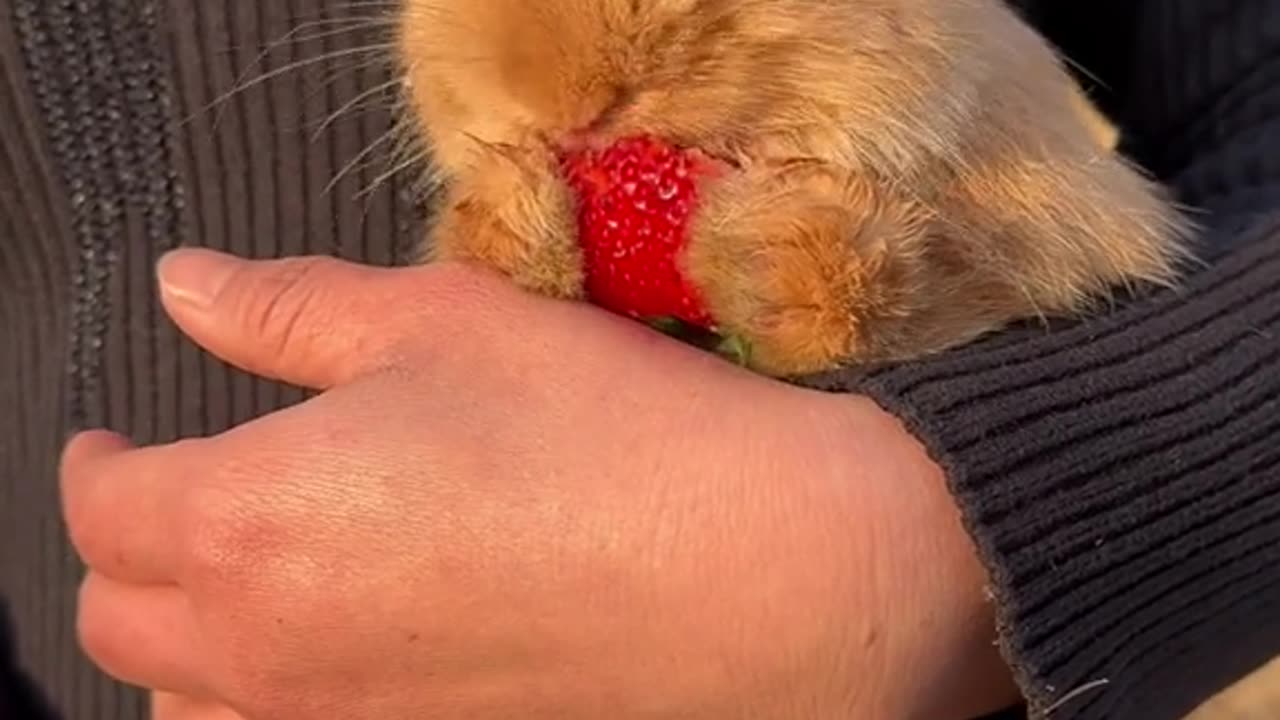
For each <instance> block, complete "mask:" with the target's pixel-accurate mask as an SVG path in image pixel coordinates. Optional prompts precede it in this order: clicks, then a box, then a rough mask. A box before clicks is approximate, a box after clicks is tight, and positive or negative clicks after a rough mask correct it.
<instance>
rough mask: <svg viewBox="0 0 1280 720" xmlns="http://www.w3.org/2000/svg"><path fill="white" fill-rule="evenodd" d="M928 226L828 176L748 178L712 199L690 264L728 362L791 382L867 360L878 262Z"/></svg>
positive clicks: (752, 174) (790, 170)
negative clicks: (888, 250)
mask: <svg viewBox="0 0 1280 720" xmlns="http://www.w3.org/2000/svg"><path fill="white" fill-rule="evenodd" d="M925 220H926V218H925V214H924V213H923V212H922V211H919V210H918V209H917V208H916V207H915V206H914V205H913V204H910V203H906V202H903V201H900V200H897V199H894V198H891V197H889V196H888V195H887V194H886V193H882V192H880V191H879V190H878V189H877V188H876V187H875V186H873V185H872V184H871V183H868V182H865V181H863V180H860V179H858V178H855V177H852V176H850V175H848V174H847V173H843V172H840V171H836V170H832V169H830V168H826V167H824V166H820V165H812V164H805V165H798V166H792V167H784V168H781V169H770V168H762V169H748V170H746V171H745V172H744V173H743V174H742V175H740V176H738V177H735V178H732V179H729V180H726V181H724V182H723V183H721V184H719V185H718V186H717V187H715V188H713V189H710V190H709V193H708V195H707V197H706V198H705V202H704V204H703V206H702V209H701V211H700V212H699V214H698V217H697V218H696V220H695V225H694V229H693V234H692V236H691V241H690V244H689V248H688V252H687V254H686V256H685V272H686V273H687V274H688V276H689V277H690V278H691V280H692V281H693V283H694V284H695V285H696V286H697V287H698V288H699V289H700V290H701V292H702V293H703V295H704V297H705V299H706V302H707V305H708V306H709V309H710V311H711V313H712V315H713V316H714V317H715V319H716V322H717V331H718V333H719V334H720V335H721V337H723V338H724V339H725V341H724V342H723V343H722V347H720V348H718V349H719V350H720V351H721V353H722V354H728V355H730V356H731V357H734V358H736V359H738V360H739V361H740V362H744V363H745V364H746V365H748V366H749V367H751V368H752V369H754V370H756V371H759V372H763V373H765V374H769V375H775V376H794V375H802V374H807V373H814V372H823V371H827V370H831V369H835V368H837V367H839V366H841V365H844V364H847V363H848V362H850V361H852V360H857V359H860V358H861V357H862V356H864V355H865V354H866V352H865V351H866V350H867V348H868V345H869V343H872V342H874V334H875V327H874V326H873V325H874V318H875V317H876V316H877V314H878V308H877V307H876V303H877V295H878V293H877V288H876V287H875V283H876V282H878V279H877V276H878V275H879V274H880V272H879V270H880V260H881V254H882V253H881V251H879V250H878V249H880V248H885V247H888V246H891V245H893V244H894V243H899V244H904V245H910V244H916V243H919V242H920V240H921V238H923V236H924V233H925V232H926V226H927V222H926V221H925Z"/></svg>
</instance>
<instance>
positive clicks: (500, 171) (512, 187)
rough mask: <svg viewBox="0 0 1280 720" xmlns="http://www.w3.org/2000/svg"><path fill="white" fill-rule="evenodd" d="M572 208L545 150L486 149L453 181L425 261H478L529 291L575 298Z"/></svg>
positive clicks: (578, 291)
mask: <svg viewBox="0 0 1280 720" xmlns="http://www.w3.org/2000/svg"><path fill="white" fill-rule="evenodd" d="M572 202H573V201H572V197H571V194H570V191H569V188H568V187H567V186H566V185H565V183H564V181H563V180H562V179H561V177H560V175H559V174H558V172H557V168H556V165H555V159H554V156H553V155H552V154H551V153H550V152H543V151H542V150H541V149H530V148H528V147H519V148H517V147H511V146H503V147H493V148H489V149H488V151H487V152H486V154H485V155H484V158H483V159H482V160H481V161H480V162H478V163H476V164H475V165H474V166H473V167H471V168H470V169H469V170H468V171H467V172H466V173H465V174H464V175H462V176H460V177H458V178H456V179H455V180H454V181H453V182H452V183H451V185H450V187H449V191H448V196H447V198H446V200H445V204H444V206H443V208H442V211H441V214H440V216H439V219H438V220H437V221H436V224H435V226H434V227H433V228H432V231H431V237H430V238H429V242H428V248H427V252H428V256H429V259H430V260H444V261H463V262H472V263H476V264H478V265H481V266H484V267H488V268H490V269H493V270H496V271H498V272H500V273H503V274H504V275H506V276H507V277H508V278H510V279H511V280H512V281H514V282H515V283H516V284H517V285H519V286H521V287H523V288H524V289H526V290H529V291H531V292H534V293H538V294H542V295H546V296H549V297H554V298H560V299H578V298H581V297H582V294H583V274H582V257H581V252H580V251H579V249H578V246H577V243H576V242H575V240H574V238H575V237H576V235H575V233H574V217H573V204H572Z"/></svg>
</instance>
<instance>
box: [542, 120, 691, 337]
mask: <svg viewBox="0 0 1280 720" xmlns="http://www.w3.org/2000/svg"><path fill="white" fill-rule="evenodd" d="M563 168H564V172H565V176H566V178H567V180H568V182H569V185H570V186H571V187H572V188H573V190H574V192H575V193H576V195H577V198H578V234H579V242H580V244H581V247H582V253H583V262H584V264H585V267H584V270H585V273H586V291H587V296H588V298H589V299H590V300H591V301H592V302H594V303H596V304H598V305H600V306H601V307H604V308H605V309H608V310H611V311H613V312H616V313H619V314H622V315H627V316H630V317H634V318H637V319H643V320H661V319H675V320H679V321H681V322H684V323H687V324H689V325H692V326H694V327H698V328H703V329H711V328H712V326H713V319H712V318H711V316H710V314H709V313H708V311H707V309H706V307H705V306H704V304H703V300H702V298H701V296H700V295H699V293H698V291H697V289H696V288H694V287H692V286H691V285H690V284H689V282H688V280H687V279H686V278H685V277H683V276H682V274H681V272H680V266H679V264H678V262H677V258H678V257H679V256H680V254H681V252H682V251H683V250H684V248H685V245H686V243H687V242H688V223H689V218H690V216H691V215H692V213H693V211H694V210H695V209H696V207H697V202H698V181H699V180H700V179H701V178H703V177H706V176H708V175H710V174H713V173H714V172H715V171H716V165H715V164H714V163H713V162H712V161H711V160H709V159H708V158H706V156H704V155H702V154H700V153H698V152H697V151H692V150H682V149H678V148H675V147H672V146H671V145H668V144H666V143H664V142H662V141H660V140H657V139H655V138H651V137H633V138H627V139H623V140H620V141H618V142H616V143H614V144H613V145H612V146H610V147H608V148H605V149H603V150H577V151H573V152H570V153H566V154H565V156H564V158H563Z"/></svg>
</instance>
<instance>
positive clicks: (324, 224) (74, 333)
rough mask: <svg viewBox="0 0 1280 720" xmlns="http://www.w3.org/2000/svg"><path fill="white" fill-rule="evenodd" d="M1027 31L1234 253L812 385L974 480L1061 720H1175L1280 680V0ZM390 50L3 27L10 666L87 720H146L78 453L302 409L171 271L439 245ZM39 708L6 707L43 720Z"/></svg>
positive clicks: (1037, 699)
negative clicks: (206, 318) (178, 249)
mask: <svg viewBox="0 0 1280 720" xmlns="http://www.w3.org/2000/svg"><path fill="white" fill-rule="evenodd" d="M1021 5H1022V6H1023V9H1024V11H1025V12H1026V13H1027V17H1028V18H1030V19H1031V20H1033V21H1035V22H1037V23H1039V24H1040V25H1041V26H1042V27H1044V28H1045V29H1046V32H1047V33H1049V35H1050V36H1051V37H1052V38H1053V40H1054V41H1055V43H1057V44H1058V45H1059V47H1062V48H1063V49H1064V51H1065V52H1066V54H1068V55H1070V56H1071V57H1072V58H1073V59H1075V60H1077V61H1079V62H1080V64H1082V65H1084V66H1085V67H1086V68H1087V69H1088V70H1089V73H1090V75H1096V76H1098V77H1100V78H1101V80H1102V82H1100V83H1094V82H1093V81H1091V80H1089V79H1088V77H1087V76H1084V75H1082V81H1084V82H1086V83H1088V84H1090V85H1091V88H1092V90H1093V91H1094V92H1095V93H1096V94H1097V96H1098V98H1099V100H1100V102H1101V104H1102V106H1103V107H1104V108H1105V109H1106V110H1108V111H1109V112H1110V113H1112V114H1113V115H1114V116H1115V117H1116V118H1117V120H1118V121H1119V122H1120V123H1121V124H1122V126H1123V128H1124V130H1125V131H1126V145H1125V150H1126V151H1127V152H1128V153H1130V154H1131V155H1132V156H1133V158H1134V159H1135V161H1136V162H1138V163H1139V164H1141V165H1142V166H1144V167H1146V168H1148V169H1149V170H1150V171H1151V172H1152V173H1154V174H1155V175H1157V176H1158V177H1159V178H1160V179H1162V180H1164V181H1165V182H1167V183H1168V184H1169V185H1170V186H1171V187H1173V188H1174V189H1175V190H1176V191H1177V193H1178V196H1179V199H1180V200H1181V201H1182V202H1183V203H1185V204H1186V205H1187V206H1188V207H1189V208H1190V210H1189V212H1191V213H1192V214H1193V215H1194V217H1195V219H1196V220H1197V221H1198V222H1199V223H1201V224H1202V225H1203V227H1204V228H1205V229H1204V232H1203V234H1202V237H1201V240H1200V244H1199V247H1198V250H1199V253H1200V256H1201V258H1202V259H1203V260H1204V265H1203V267H1202V268H1200V269H1198V270H1197V272H1195V274H1193V275H1192V276H1191V277H1189V278H1188V280H1187V282H1186V285H1185V287H1182V288H1180V289H1178V290H1176V291H1170V292H1163V293H1160V294H1156V295H1153V296H1149V297H1139V298H1134V299H1132V300H1130V301H1128V302H1124V303H1123V304H1121V305H1119V306H1118V307H1117V308H1116V309H1115V310H1114V311H1113V312H1109V313H1107V314H1106V315H1104V316H1101V317H1098V318H1095V319H1091V320H1089V321H1087V322H1083V323H1077V324H1073V325H1069V326H1058V327H1053V328H1046V327H1043V326H1040V325H1028V326H1025V327H1019V328H1013V329H1010V330H1009V331H1008V332H1005V333H1001V334H1000V335H998V336H996V337H993V338H990V339H988V340H984V341H982V342H979V343H975V344H974V345H972V346H970V347H966V348H963V349H960V350H957V351H955V352H952V353H948V354H946V355H944V356H942V357H938V358H934V359H931V360H928V361H925V362H919V363H910V364H906V365H902V366H896V367H892V368H884V369H878V370H872V371H861V372H841V373H831V374H826V375H822V376H819V377H814V378H810V379H808V381H807V384H809V385H812V386H814V387H818V388H823V389H827V390H830V391H832V392H858V393H865V394H868V395H870V396H871V397H873V398H874V399H876V400H877V401H878V402H880V403H881V404H882V405H883V406H885V407H886V408H888V409H889V410H891V411H892V412H894V413H895V414H897V415H899V416H900V417H902V418H903V419H904V420H905V421H906V422H907V424H908V425H909V427H910V428H911V429H912V430H913V431H914V432H916V433H917V434H918V435H919V436H920V437H921V439H922V440H923V441H924V442H925V444H926V446H927V447H928V448H929V450H930V452H931V453H932V454H933V456H934V458H935V459H936V460H937V461H938V462H939V463H940V464H941V465H942V466H943V467H944V468H945V469H946V471H947V474H948V478H949V482H950V483H951V487H952V489H953V491H954V494H955V496H956V498H957V500H958V501H959V503H960V505H961V508H962V510H963V514H964V517H965V521H966V523H967V526H968V528H969V529H970V531H971V533H972V534H973V536H974V538H975V539H976V541H977V543H978V546H979V548H980V551H981V553H982V555H983V559H984V561H985V563H986V565H987V567H988V568H989V569H990V571H991V575H992V592H993V595H994V597H995V601H996V603H997V609H998V614H999V620H1000V630H1001V637H1000V641H1001V643H1002V645H1003V647H1004V648H1005V650H1006V653H1007V655H1008V658H1009V660H1010V662H1011V664H1012V665H1013V667H1014V668H1015V671H1016V673H1017V677H1018V680H1019V682H1020V683H1021V685H1022V688H1023V691H1024V693H1025V695H1026V697H1027V698H1028V702H1029V706H1030V707H1029V710H1030V714H1031V715H1032V716H1033V717H1045V716H1049V711H1050V710H1052V713H1051V717H1052V718H1054V719H1055V720H1094V719H1098V720H1102V719H1106V720H1128V719H1133V720H1175V719H1176V718H1180V717H1182V716H1183V715H1184V714H1185V713H1186V712H1188V711H1189V710H1191V709H1192V708H1193V707H1194V706H1195V705H1196V704H1198V703H1199V702H1201V701H1203V700H1205V699H1206V698H1208V697H1209V696H1210V695H1211V694H1213V693H1214V692H1216V691H1218V690H1220V689H1222V688H1223V687H1225V686H1226V685H1227V684H1229V683H1231V682H1232V681H1234V680H1235V679H1237V678H1239V677H1241V676H1242V675H1244V674H1245V673H1247V672H1248V671H1250V670H1252V669H1253V668H1256V667H1258V666H1259V665H1261V663H1262V662H1264V661H1265V660H1267V659H1269V658H1270V657H1271V656H1274V655H1276V654H1280V612H1277V608H1280V408H1278V404H1280V4H1277V3H1276V2H1274V0H1235V1H1233V2H1205V1H1204V0H1145V1H1141V0H1135V2H1132V3H1109V4H1107V3H1060V2H1051V1H1050V0H1045V1H1044V2H1037V1H1035V0H1030V1H1028V2H1023V3H1021ZM1068 5H1069V6H1070V9H1069V10H1068V8H1067V7H1066V6H1068ZM1121 6H1123V7H1121ZM389 29H390V26H389V25H388V16H387V15H386V7H385V6H384V5H382V4H381V3H366V2H355V3H352V2H348V1H345V0H270V1H269V2H233V1H230V0H226V1H221V2H214V1H212V0H76V1H75V2H72V1H71V0H0V337H3V338H5V341H0V408H5V409H6V411H7V412H6V414H5V415H4V416H3V417H0V598H3V600H4V602H5V603H6V604H7V605H8V608H9V610H10V614H11V618H12V626H13V631H14V632H13V635H14V636H15V639H14V640H13V643H14V648H15V650H16V653H15V654H14V655H13V657H9V656H8V655H5V654H4V653H0V661H6V662H8V663H9V664H13V665H20V666H21V668H22V670H23V672H24V673H25V674H26V676H27V677H28V678H30V679H31V680H32V681H34V683H35V686H36V687H38V688H39V691H40V693H42V694H43V695H44V696H45V697H46V698H47V699H48V700H49V702H50V703H51V704H52V705H53V706H54V707H55V709H56V711H57V713H58V716H59V717H62V718H66V719H67V720H142V718H144V717H145V716H146V713H145V709H146V707H145V701H144V698H143V697H142V695H141V694H140V693H138V692H136V691H134V690H131V689H128V688H124V687H122V686H120V685H118V684H116V683H114V682H112V681H110V680H108V679H107V678H105V677H104V676H103V675H101V674H100V673H98V672H97V671H96V670H94V669H93V668H92V667H91V666H90V665H89V664H88V663H87V661H86V660H85V659H84V658H83V657H82V655H81V653H80V651H79V650H78V648H77V646H76V641H75V630H74V617H75V605H74V603H75V591H76V587H77V584H78V582H79V580H80V577H81V573H82V569H81V567H80V565H79V563H78V561H77V560H76V559H75V556H74V553H73V552H72V551H71V549H70V547H69V545H68V542H67V540H66V537H65V528H64V527H63V526H62V523H61V520H60V516H59V508H58V496H57V485H56V463H57V458H58V452H59V449H60V447H61V444H62V442H63V441H64V440H65V438H66V435H67V433H68V432H70V431H71V430H73V429H75V428H78V427H84V426H106V427H110V428H112V429H115V430H118V431H121V432H125V433H128V434H129V435H130V436H131V437H132V438H133V439H134V440H135V441H136V442H139V443H150V442H163V441H168V440H172V439H175V438H177V437H181V436H190V435H206V434H210V433H215V432H218V431H220V430H223V429H225V428H227V427H230V426H232V425H235V424H238V423H241V422H244V421H246V420H248V419H250V418H253V417H256V416H259V415H261V414H264V413H267V412H271V411H272V410H275V409H277V408H280V407H284V406H287V405H289V404H291V403H294V402H296V401H298V400H299V399H301V397H302V394H301V393H300V392H299V391H297V390H296V389H293V388H289V387H284V386H281V385H278V384H274V383H269V382H266V381H263V380H260V379H255V378H251V377H249V376H246V375H244V374H242V373H239V372H237V371H235V370H233V369H231V368H228V367H227V366H225V365H224V364H222V363H220V362H218V361H217V360H215V359H213V358H211V357H209V356H207V355H206V354H204V353H202V352H201V351H200V350H198V349H197V348H196V347H194V346H193V345H192V344H191V343H189V342H188V341H186V340H185V339H183V338H182V337H180V335H179V334H178V333H177V332H176V330H175V329H174V328H173V327H172V325H171V324H169V322H168V321H167V320H166V319H165V317H164V314H163V312H161V311H160V309H159V306H158V304H157V299H156V296H155V292H154V282H153V275H152V273H153V270H152V267H153V265H154V262H155V260H156V259H157V258H158V256H159V254H160V253H161V252H163V251H164V250H165V249H167V248H170V247H174V246H178V245H200V246H206V247H213V248H218V249H222V250H228V251H231V252H234V253H236V254H240V255H245V256H253V257H276V256H283V255H297V254H307V253H327V254H333V255H337V256H340V257H345V258H349V259H353V260H359V261H363V262H369V263H375V264H395V263H399V262H401V261H402V260H403V259H404V258H406V257H408V254H409V253H408V248H410V247H411V246H412V245H413V244H415V243H417V242H418V241H419V239H420V238H421V237H422V217H421V212H420V211H419V210H418V207H417V202H416V200H415V198H413V197H412V196H411V193H410V184H409V183H408V182H407V181H406V178H405V177H402V176H401V175H400V174H398V173H396V172H388V169H389V164H391V160H390V159H389V157H388V153H387V152H386V150H387V147H386V145H387V143H385V142H382V141H381V139H382V138H384V134H385V133H386V132H387V131H388V130H389V129H390V127H391V124H392V119H391V117H390V114H389V107H390V104H391V91H390V90H389V89H386V88H389V86H388V85H386V83H388V81H389V80H391V79H392V75H391V69H390V66H389V63H388V62H387V60H388V58H387V55H386V47H385V43H386V42H387V37H386V33H387V32H388V30H389ZM5 640H7V638H6V637H5V634H0V641H5ZM7 687H8V686H7V685H0V692H5V689H6V688H7ZM32 690H33V688H32V687H31V685H30V684H28V683H23V682H16V683H14V684H13V690H12V692H11V693H10V694H11V695H12V697H13V699H12V700H10V699H9V698H8V697H4V698H2V699H0V711H4V710H6V709H7V706H5V705H4V704H3V703H4V702H11V703H15V704H14V705H12V707H19V706H18V705H17V704H16V703H19V702H21V703H23V705H21V706H20V707H22V708H23V709H22V710H21V711H14V712H20V714H19V715H17V716H16V717H23V718H26V717H36V715H35V713H37V712H38V711H39V710H38V708H39V707H40V699H39V698H38V697H36V696H35V693H34V692H33V691H32ZM0 717H7V716H2V715H0Z"/></svg>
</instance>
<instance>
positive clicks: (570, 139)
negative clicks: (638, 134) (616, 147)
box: [562, 87, 636, 150]
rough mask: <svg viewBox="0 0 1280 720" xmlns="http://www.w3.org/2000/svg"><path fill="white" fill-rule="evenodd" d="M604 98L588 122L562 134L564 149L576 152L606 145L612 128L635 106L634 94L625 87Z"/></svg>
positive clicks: (617, 88)
mask: <svg viewBox="0 0 1280 720" xmlns="http://www.w3.org/2000/svg"><path fill="white" fill-rule="evenodd" d="M606 97H607V100H606V101H605V102H603V103H602V104H601V105H600V109H599V110H597V111H596V112H595V115H594V116H593V117H591V119H590V120H589V121H588V122H586V123H585V124H583V125H580V126H578V127H576V128H573V129H571V130H569V131H568V132H566V133H565V134H564V137H563V139H562V144H563V145H564V146H565V149H567V150H577V149H583V148H590V147H599V146H602V145H605V144H607V143H608V141H609V139H610V138H609V135H610V131H611V130H612V129H613V126H614V125H615V124H617V121H618V119H619V118H620V117H622V115H623V114H624V113H625V112H626V111H627V110H628V109H630V108H631V107H632V105H634V104H635V99H636V92H635V91H634V90H632V89H630V88H627V87H615V88H613V89H612V91H611V93H610V94H609V95H608V96H606Z"/></svg>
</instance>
